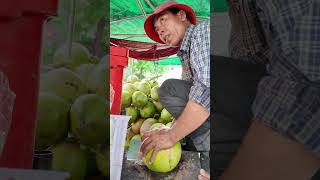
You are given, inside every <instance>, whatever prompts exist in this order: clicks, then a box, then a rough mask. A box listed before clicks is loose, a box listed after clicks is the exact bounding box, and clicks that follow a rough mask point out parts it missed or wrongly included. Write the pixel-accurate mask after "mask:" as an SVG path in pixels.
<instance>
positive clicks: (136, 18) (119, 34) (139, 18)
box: [110, 0, 227, 65]
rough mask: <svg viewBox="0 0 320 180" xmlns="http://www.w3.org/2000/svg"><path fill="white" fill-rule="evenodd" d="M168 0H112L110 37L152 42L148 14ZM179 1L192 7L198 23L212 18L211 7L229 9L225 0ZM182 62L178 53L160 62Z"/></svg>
mask: <svg viewBox="0 0 320 180" xmlns="http://www.w3.org/2000/svg"><path fill="white" fill-rule="evenodd" d="M166 1H167V0H126V1H119V0H110V37H111V38H116V39H124V40H132V41H140V42H152V43H154V42H153V41H152V40H151V39H149V38H148V37H147V36H146V34H145V31H144V28H143V25H144V21H145V19H146V17H147V16H149V15H150V14H152V12H153V10H154V8H156V7H157V6H158V5H160V4H162V3H164V2H166ZM175 1H176V2H178V3H183V4H187V5H189V6H190V7H192V8H193V9H194V11H195V13H196V16H197V23H201V22H202V21H204V20H210V8H212V9H213V11H216V12H223V11H227V6H226V3H225V0H215V1H214V3H212V4H210V0H175ZM162 62H163V64H170V62H172V64H170V65H173V64H180V60H179V59H178V58H177V56H176V55H173V56H170V58H169V59H166V60H161V61H159V62H158V64H162Z"/></svg>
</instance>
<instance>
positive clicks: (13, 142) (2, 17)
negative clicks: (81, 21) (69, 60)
mask: <svg viewBox="0 0 320 180" xmlns="http://www.w3.org/2000/svg"><path fill="white" fill-rule="evenodd" d="M57 10H58V0H30V1H20V0H19V1H18V0H10V1H9V0H6V1H5V2H2V3H1V7H0V39H1V41H0V49H1V51H0V61H1V63H0V70H1V71H2V72H4V74H5V75H6V76H7V77H8V80H9V83H10V88H11V89H12V91H13V92H14V93H15V94H16V99H15V103H14V108H13V114H12V121H11V127H10V130H9V133H8V136H7V140H6V144H5V146H4V149H3V152H2V155H1V158H0V166H1V167H9V168H30V169H31V168H32V161H33V150H34V138H35V124H36V115H37V100H38V91H39V69H40V57H41V49H42V34H43V24H44V22H45V20H46V19H47V17H49V16H51V15H55V14H56V12H57Z"/></svg>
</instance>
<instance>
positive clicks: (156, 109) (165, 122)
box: [121, 75, 181, 173]
mask: <svg viewBox="0 0 320 180" xmlns="http://www.w3.org/2000/svg"><path fill="white" fill-rule="evenodd" d="M158 88H159V83H158V82H157V81H156V80H147V79H143V80H139V79H138V77H137V76H135V75H131V76H129V77H128V78H127V80H126V82H124V84H123V88H122V97H121V106H122V108H124V109H125V115H128V116H131V118H130V120H129V124H128V126H129V128H128V129H127V136H126V144H125V149H126V150H128V147H129V144H130V141H131V140H132V139H135V138H139V139H140V138H141V136H142V135H143V133H144V132H146V131H150V130H160V129H163V128H171V126H172V121H173V117H172V115H171V114H170V113H169V112H168V111H167V110H166V109H165V108H163V106H162V105H161V103H160V102H159V99H158ZM151 155H152V150H151V151H150V152H148V153H147V155H146V156H145V157H144V158H143V159H144V162H145V165H146V166H147V167H148V168H149V169H150V170H152V171H154V172H160V173H166V172H170V171H172V170H173V169H174V168H175V167H176V166H177V165H178V163H179V161H180V158H181V144H180V142H177V143H176V144H175V145H174V146H173V147H172V148H170V149H166V150H161V151H159V152H158V154H157V156H156V158H155V160H154V162H153V163H152V164H150V163H148V162H149V160H150V158H151Z"/></svg>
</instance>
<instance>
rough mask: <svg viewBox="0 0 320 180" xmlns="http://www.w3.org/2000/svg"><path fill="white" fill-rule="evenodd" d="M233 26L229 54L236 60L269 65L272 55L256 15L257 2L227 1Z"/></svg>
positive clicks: (252, 0)
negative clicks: (269, 57)
mask: <svg viewBox="0 0 320 180" xmlns="http://www.w3.org/2000/svg"><path fill="white" fill-rule="evenodd" d="M227 3H228V5H229V17H230V21H231V24H232V27H231V32H230V39H229V52H230V56H231V57H232V58H235V59H241V60H243V61H247V62H251V63H263V64H265V63H267V62H268V56H269V53H270V50H269V47H268V46H267V43H266V39H265V37H264V34H263V31H262V29H261V27H259V26H260V24H259V23H260V22H259V19H258V17H257V14H256V4H255V0H227Z"/></svg>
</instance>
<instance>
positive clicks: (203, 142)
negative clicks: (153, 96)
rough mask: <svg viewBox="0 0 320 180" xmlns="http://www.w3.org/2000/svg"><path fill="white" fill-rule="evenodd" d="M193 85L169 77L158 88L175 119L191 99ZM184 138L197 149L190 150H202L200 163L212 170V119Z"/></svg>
mask: <svg viewBox="0 0 320 180" xmlns="http://www.w3.org/2000/svg"><path fill="white" fill-rule="evenodd" d="M191 86H192V83H191V82H187V81H184V80H179V79H168V80H166V81H165V82H163V83H162V85H161V87H160V88H159V90H158V94H159V102H160V103H161V104H162V105H163V107H164V108H165V109H167V110H168V111H169V112H170V113H171V114H172V116H173V117H174V118H175V119H178V117H179V116H180V115H181V113H182V111H183V110H184V108H185V107H186V104H187V102H188V101H189V92H190V88H191ZM184 140H185V141H187V142H191V143H192V145H193V146H194V147H195V149H190V150H195V151H198V152H200V163H201V166H202V168H203V169H205V170H206V171H210V157H209V151H210V120H209V119H208V120H206V121H205V122H204V123H203V124H202V125H201V126H200V127H199V128H198V129H196V130H195V131H194V132H192V133H191V134H189V135H188V136H187V137H186V138H185V139H184Z"/></svg>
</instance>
